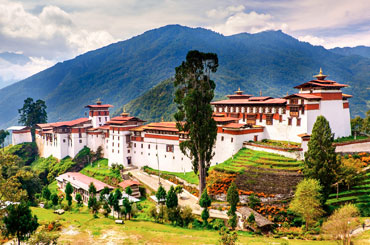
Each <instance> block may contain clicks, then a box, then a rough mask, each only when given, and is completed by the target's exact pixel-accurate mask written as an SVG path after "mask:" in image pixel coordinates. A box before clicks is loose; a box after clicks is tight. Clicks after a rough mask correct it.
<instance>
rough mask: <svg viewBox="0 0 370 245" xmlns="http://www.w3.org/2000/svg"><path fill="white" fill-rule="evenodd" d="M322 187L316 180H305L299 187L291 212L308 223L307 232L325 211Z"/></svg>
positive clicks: (291, 204)
mask: <svg viewBox="0 0 370 245" xmlns="http://www.w3.org/2000/svg"><path fill="white" fill-rule="evenodd" d="M321 188H322V187H321V186H320V183H319V181H318V180H316V179H303V180H302V181H301V182H300V183H299V184H298V185H297V190H296V192H295V195H294V198H293V200H292V202H291V203H290V206H289V208H290V210H291V211H293V212H295V213H297V214H298V215H300V216H301V217H302V218H303V219H304V220H305V221H306V230H307V229H308V227H309V226H310V225H311V224H312V223H313V222H314V221H315V220H316V219H317V218H319V217H321V215H322V214H323V213H324V211H323V210H322V208H321V200H320V199H321V194H320V192H321Z"/></svg>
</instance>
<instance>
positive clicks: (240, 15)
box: [211, 11, 287, 35]
mask: <svg viewBox="0 0 370 245" xmlns="http://www.w3.org/2000/svg"><path fill="white" fill-rule="evenodd" d="M211 28H212V29H213V30H215V31H217V32H220V33H222V34H225V35H232V34H237V33H241V32H248V33H256V32H261V31H266V30H277V29H282V30H284V29H287V25H286V24H277V23H274V22H273V17H272V16H271V15H270V14H259V13H257V12H255V11H251V12H249V13H245V12H237V13H235V14H233V15H231V16H229V17H228V18H227V19H226V21H225V23H222V24H219V25H216V26H213V27H211Z"/></svg>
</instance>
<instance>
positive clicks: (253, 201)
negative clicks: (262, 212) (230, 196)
mask: <svg viewBox="0 0 370 245" xmlns="http://www.w3.org/2000/svg"><path fill="white" fill-rule="evenodd" d="M260 205H261V200H260V199H259V198H258V197H256V195H255V194H254V193H253V194H251V195H250V196H249V197H248V206H249V207H250V208H251V209H255V208H256V207H258V206H260Z"/></svg>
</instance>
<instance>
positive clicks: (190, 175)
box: [144, 166, 199, 185]
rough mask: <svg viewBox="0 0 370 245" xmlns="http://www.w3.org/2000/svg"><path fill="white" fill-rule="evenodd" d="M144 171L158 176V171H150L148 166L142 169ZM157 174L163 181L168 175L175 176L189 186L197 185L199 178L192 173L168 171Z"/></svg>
mask: <svg viewBox="0 0 370 245" xmlns="http://www.w3.org/2000/svg"><path fill="white" fill-rule="evenodd" d="M144 171H145V172H147V173H150V174H154V175H158V170H156V169H152V168H150V167H148V166H145V167H144ZM159 172H160V174H161V178H164V179H167V178H165V177H166V175H170V176H176V177H178V178H180V179H183V180H185V181H186V182H188V183H190V184H195V185H197V184H199V177H198V175H197V174H195V173H194V172H193V171H191V172H185V173H179V172H169V171H159Z"/></svg>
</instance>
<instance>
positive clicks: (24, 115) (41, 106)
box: [18, 98, 48, 142]
mask: <svg viewBox="0 0 370 245" xmlns="http://www.w3.org/2000/svg"><path fill="white" fill-rule="evenodd" d="M18 113H19V114H20V118H19V120H18V122H19V123H21V124H23V125H24V126H27V127H30V128H31V135H32V142H35V128H36V124H38V123H46V122H47V120H48V116H47V113H46V105H45V101H43V100H36V102H34V101H33V99H32V98H27V99H25V100H24V104H23V107H22V108H21V109H19V110H18Z"/></svg>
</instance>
